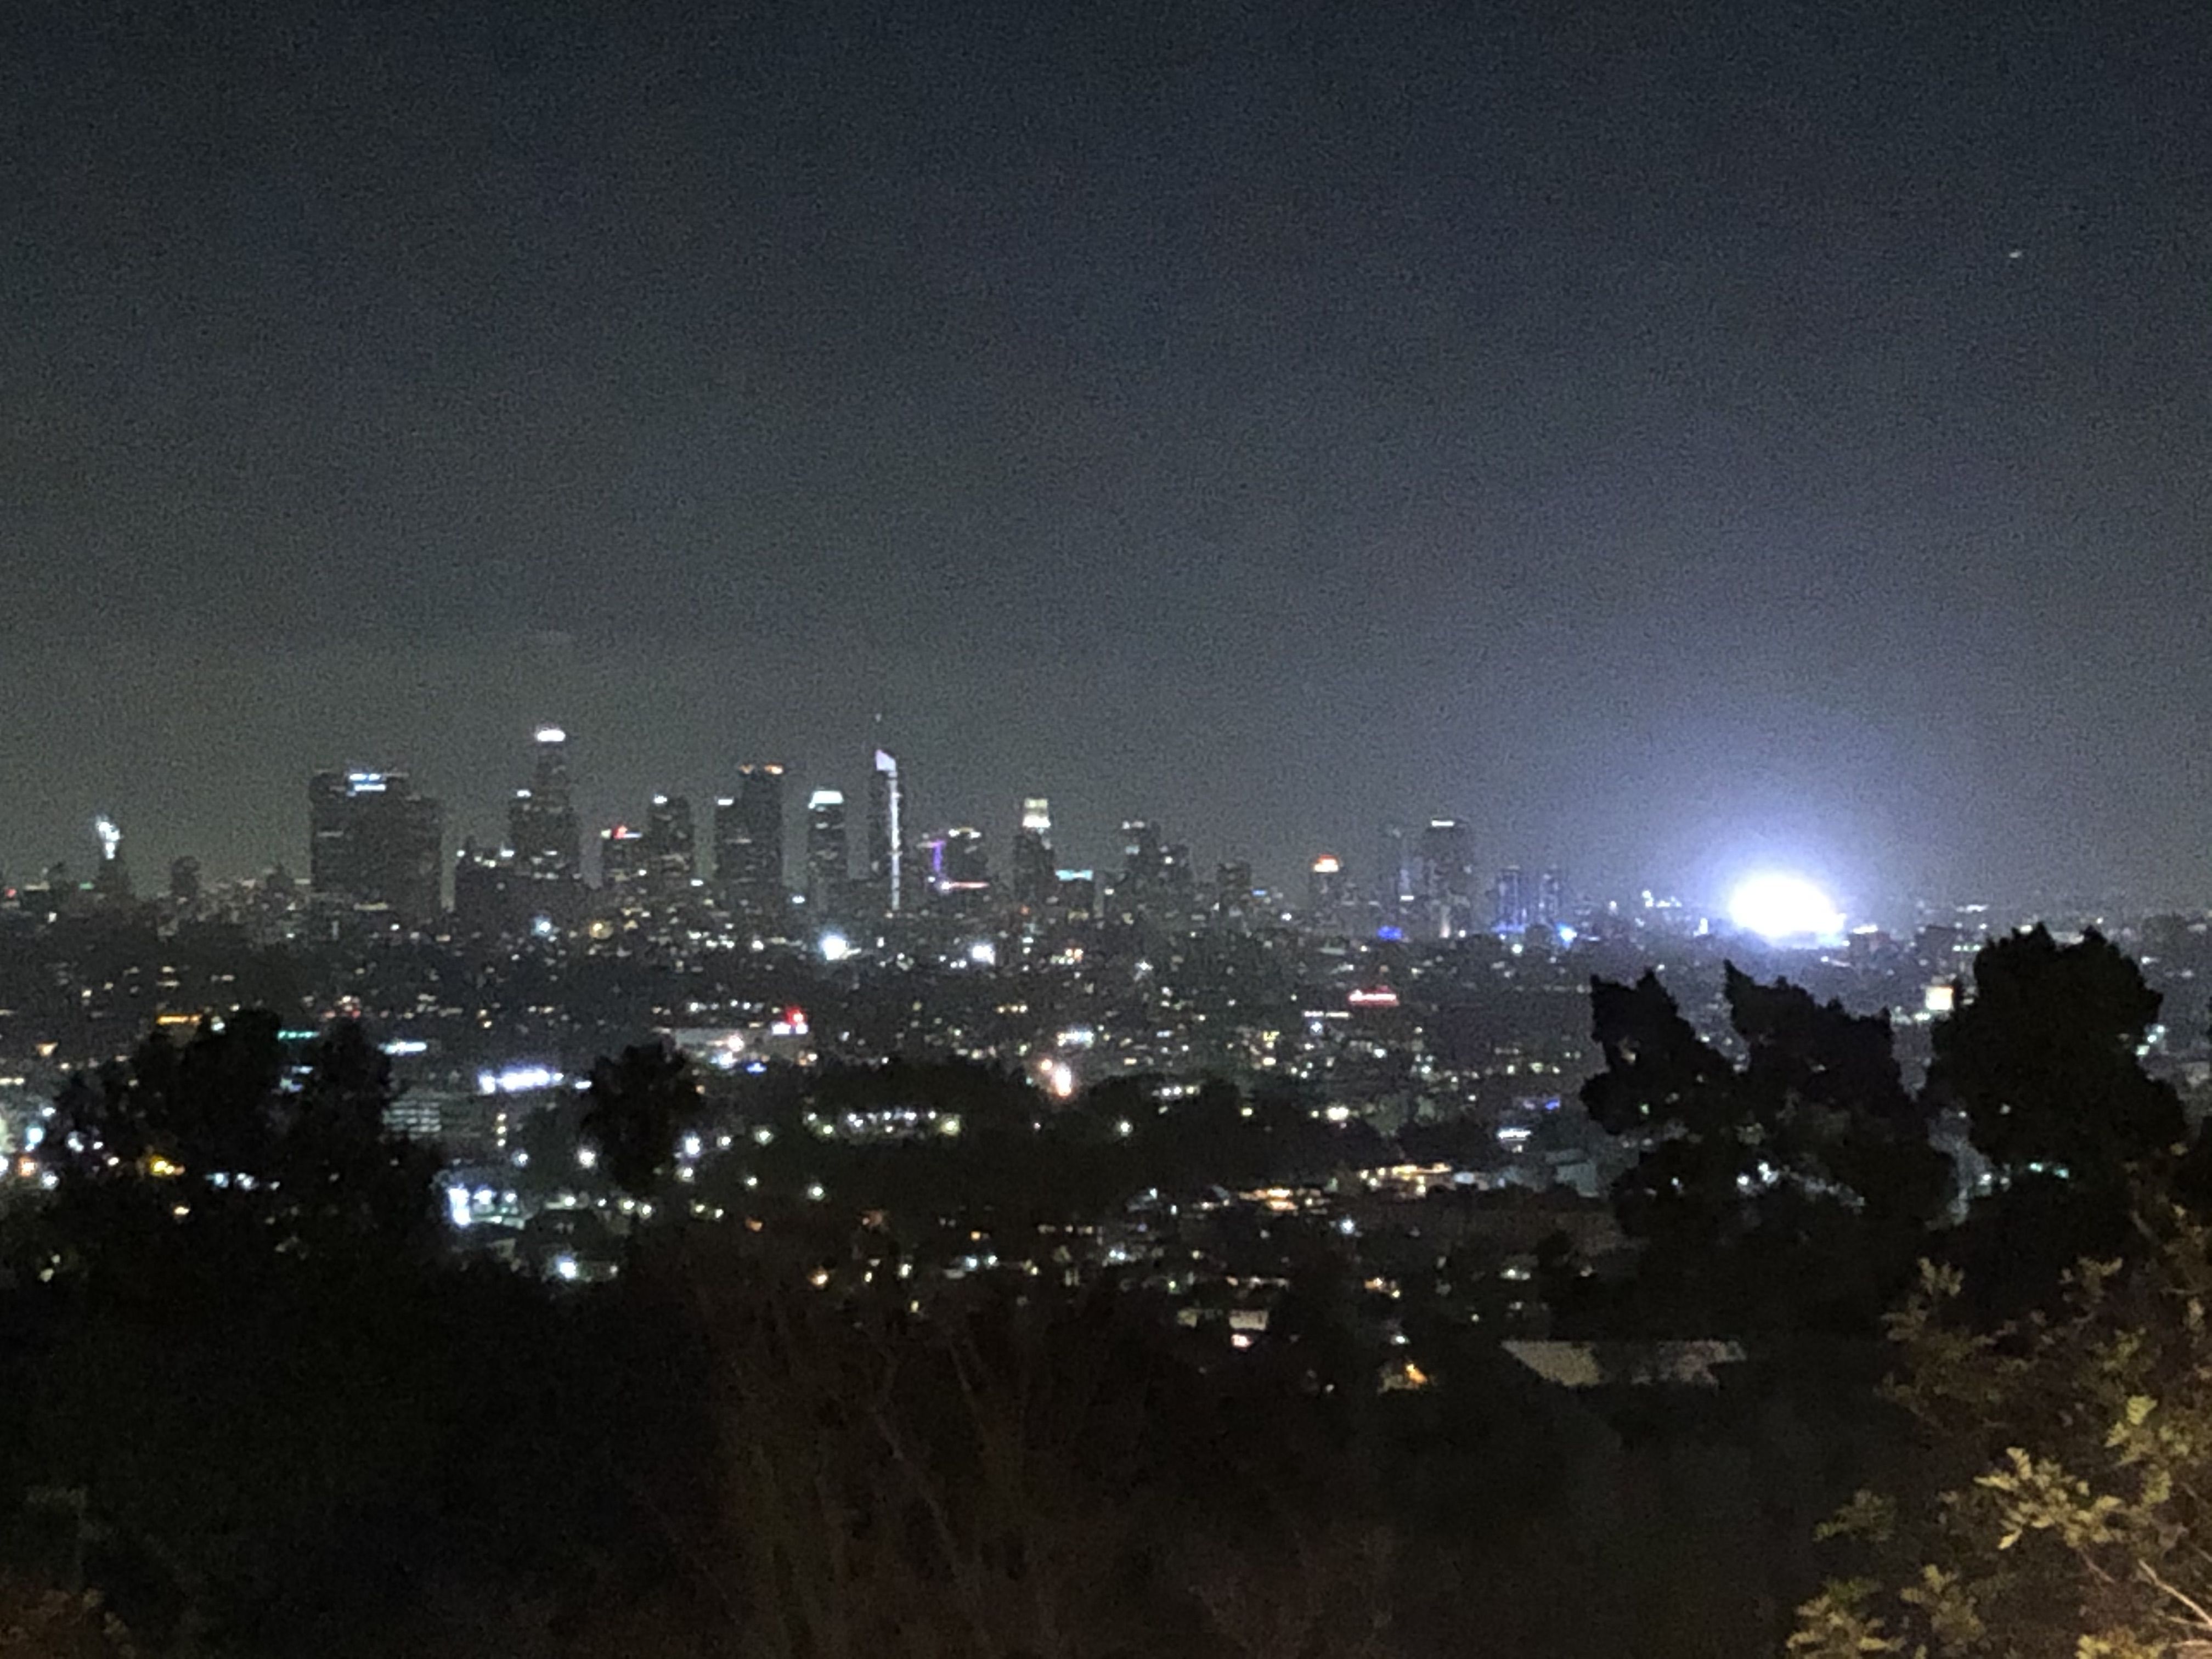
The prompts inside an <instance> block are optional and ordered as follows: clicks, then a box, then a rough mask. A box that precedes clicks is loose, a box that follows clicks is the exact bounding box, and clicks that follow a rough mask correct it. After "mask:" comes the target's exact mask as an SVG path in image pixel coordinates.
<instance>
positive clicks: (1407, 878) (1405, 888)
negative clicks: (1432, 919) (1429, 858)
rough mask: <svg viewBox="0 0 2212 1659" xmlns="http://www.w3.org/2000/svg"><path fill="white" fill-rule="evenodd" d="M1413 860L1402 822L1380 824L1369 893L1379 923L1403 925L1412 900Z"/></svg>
mask: <svg viewBox="0 0 2212 1659" xmlns="http://www.w3.org/2000/svg"><path fill="white" fill-rule="evenodd" d="M1413 864H1414V859H1413V849H1412V846H1411V842H1410V838H1409V837H1408V836H1407V833H1406V826H1405V825H1404V824H1402V823H1386V824H1384V825H1383V839H1382V842H1381V844H1380V846H1379V847H1378V848H1377V849H1376V859H1375V890H1374V892H1373V893H1372V894H1371V895H1370V896H1371V897H1372V899H1373V900H1374V903H1375V915H1376V921H1377V923H1378V924H1379V925H1380V926H1382V927H1401V926H1403V924H1404V922H1405V920H1406V915H1407V911H1408V910H1409V909H1410V908H1411V907H1412V904H1413Z"/></svg>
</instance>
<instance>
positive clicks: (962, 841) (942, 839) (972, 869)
mask: <svg viewBox="0 0 2212 1659" xmlns="http://www.w3.org/2000/svg"><path fill="white" fill-rule="evenodd" d="M930 846H931V848H932V849H933V855H932V857H931V860H930V864H931V869H930V874H931V875H932V876H933V877H934V878H935V879H936V884H937V887H938V890H939V891H940V892H949V891H951V890H954V889H956V888H975V887H988V886H989V885H990V884H991V857H990V854H989V853H988V852H987V851H986V850H985V848H984V846H983V832H982V831H981V829H970V828H969V827H967V826H965V825H963V826H962V827H961V828H959V829H947V830H946V831H945V833H944V834H943V835H941V836H938V837H937V838H936V839H935V840H934V841H933V842H930Z"/></svg>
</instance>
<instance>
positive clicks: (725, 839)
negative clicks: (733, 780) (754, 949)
mask: <svg viewBox="0 0 2212 1659" xmlns="http://www.w3.org/2000/svg"><path fill="white" fill-rule="evenodd" d="M714 879H715V880H716V881H717V882H718V883H720V885H721V889H722V902H723V903H725V904H726V905H727V906H728V907H729V908H730V909H731V910H732V911H733V912H735V913H737V914H738V915H746V916H750V917H753V918H755V919H757V920H760V919H775V918H780V917H781V915H783V912H784V910H785V908H787V903H788V896H787V892H786V890H785V888H784V884H783V768H782V767H781V766H779V765H777V764H775V763H774V762H772V761H762V762H757V763H754V764H752V765H750V766H741V767H739V768H738V793H737V794H736V796H735V797H734V798H732V797H728V796H725V797H724V798H723V799H720V800H718V801H716V802H715V803H714Z"/></svg>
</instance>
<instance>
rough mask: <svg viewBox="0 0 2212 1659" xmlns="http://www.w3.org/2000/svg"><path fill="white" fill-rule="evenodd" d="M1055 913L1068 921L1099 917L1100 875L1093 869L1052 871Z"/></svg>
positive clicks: (1091, 919) (1093, 919)
mask: <svg viewBox="0 0 2212 1659" xmlns="http://www.w3.org/2000/svg"><path fill="white" fill-rule="evenodd" d="M1052 908H1053V914H1054V915H1057V916H1059V917H1060V918H1061V919H1062V920H1064V921H1097V919H1098V876H1097V872H1095V871H1091V870H1055V871H1054V872H1052Z"/></svg>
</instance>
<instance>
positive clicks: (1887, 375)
mask: <svg viewBox="0 0 2212 1659" xmlns="http://www.w3.org/2000/svg"><path fill="white" fill-rule="evenodd" d="M492 14H498V15H497V16H493V15H492ZM2208 86H2212V9H2207V8H2206V7H2204V6H2203V5H2202V4H2201V3H2193V0H2192V3H2176V4H2172V5H2165V4H2158V3H2135V0H2081V3H2077V4H2066V5H2043V4H2034V3H2025V4H2007V5H2002V6H1986V7H1982V6H1974V5H1970V4H1966V3H1963V0H1958V3H1939V0H1922V3H1913V4H1897V5H1866V4H1853V3H1836V0H1821V3H1803V4H1801V3H1790V0H1762V3H1755V4H1754V3H1742V4H1736V5H1719V4H1713V5H1666V4H1661V3H1653V0H1629V3H1609V4H1596V5H1584V4H1577V3H1573V0H1543V3H1531V4H1528V5H1489V4H1480V3H1455V4H1447V5H1437V6H1416V5H1410V4H1395V3H1394V4H1376V3H1370V4H1334V5H1316V4H1305V3H1296V0H1289V3H1267V4H1253V5H1243V6H1240V5H1232V4H1226V3H1208V0H1184V3H1176V4H1168V3H1146V4H1115V3H1097V4H1083V5H1076V4H1056V3H1050V0H1024V3H1008V4H999V3H994V0H981V3H978V0H964V3H960V4H930V3H916V0H896V3H887V4H882V5H867V4H847V3H837V0H815V3H794V4H790V5H777V6H767V5H760V6H716V5H712V4H704V3H693V4H687V5H664V4H659V3H655V0H629V3H620V4H617V3H612V0H610V3H606V4H603V5H581V4H579V5H559V4H553V3H545V4H529V5H514V6H485V5H460V4H454V5H433V4H428V3H416V4H409V3H376V4H370V3H357V4H320V5H304V4H303V5H299V6H296V7H291V6H286V5H284V4H282V3H269V4H253V5H240V4H229V3H214V0H209V3H203V4H194V5H173V6H162V5H151V4H149V5H124V4H110V3H100V0H74V3H48V0H17V3H15V4H11V5H9V6H7V7H5V8H3V9H0V302H4V305H5V307H6V310H5V318H6V326H5V328H4V331H0V400H3V401H0V669H3V670H4V679H0V684H3V685H4V696H5V702H4V704H3V705H0V708H4V718H0V869H4V870H5V871H6V872H8V873H9V876H10V877H14V876H17V875H21V874H28V873H30V872H31V871H32V870H33V868H34V867H35V866H37V865H39V864H41V863H43V862H45V861H46V860H49V859H52V858H54V857H58V856H64V855H66V856H68V857H70V859H71V860H72V862H73V863H75V864H76V865H78V866H81V867H82V866H87V865H88V864H89V862H90V861H91V859H92V857H93V846H94V844H93V841H92V838H91V834H90V828H89V826H90V821H91V818H92V817H93V814H94V812H95V811H100V810H106V811H112V812H114V813H115V814H116V815H117V816H118V817H119V818H120V820H121V821H122V823H123V825H124V829H125V834H126V836H127V838H128V839H127V841H126V850H127V851H129V852H130V853H131V855H132V858H133V862H134V864H136V865H137V866H138V868H139V870H140V873H141V880H142V884H144V883H145V882H146V881H147V880H148V879H149V878H152V879H153V880H154V881H155V883H156V884H158V880H159V872H160V870H161V867H162V866H165V865H166V863H167V859H168V858H169V857H170V856H171V855H172V854H175V853H178V852H182V851H191V852H195V853H197V854H199V855H200V856H201V857H202V859H203V860H204V862H205V863H206V865H207V866H208V867H209V870H210V873H211V874H230V873H242V872H246V871H248V870H251V869H255V868H258V867H260V866H262V865H264V864H265V863H267V862H269V861H270V860H273V859H276V858H280V857H281V858H283V859H285V860H288V861H289V862H290V863H291V864H292V865H293V866H295V868H296V867H301V866H304V862H305V850H304V844H305V815H306V809H305V799H304V796H305V790H304V781H305V777H306V775H307V772H308V771H309V770H310V769H313V768H314V767H317V766H319V765H328V764H332V763H344V762H348V761H369V762H383V763H391V764H395V765H404V766H406V767H408V768H410V769H411V770H412V771H413V772H414V773H415V775H416V778H417V779H418V781H420V782H421V784H422V786H423V787H426V788H428V790H430V791H431V792H432V793H438V794H440V795H441V796H443V797H444V798H445V799H446V800H447V809H448V819H449V823H450V826H451V829H452V830H453V833H454V835H455V836H456V837H458V835H459V833H460V832H462V831H465V830H469V829H477V830H479V831H492V832H495V831H496V829H497V828H498V825H499V823H500V814H501V801H502V799H503V798H504V796H505V794H506V793H507V790H508V789H509V788H511V787H513V785H514V784H517V783H520V782H521V781H524V778H525V775H526V769H527V765H528V755H527V750H528V748H529V733H530V730H531V728H532V726H534V725H536V724H537V723H538V722H539V721H540V720H558V721H561V722H562V723H564V724H565V725H567V726H568V727H569V728H570V730H571V732H573V733H574V763H575V767H576V769H577V772H578V775H579V777H580V784H581V802H582V805H584V807H585V808H586V814H587V818H588V821H590V822H591V823H593V824H594V825H597V824H599V823H608V822H611V821H612V820H613V819H614V818H615V817H619V816H629V817H635V816H636V815H637V814H638V813H639V812H640V811H641V809H642V805H643V802H644V799H645V798H646V797H647V794H648V793H650V792H651V791H652V790H653V788H655V787H667V788H673V789H681V790H685V791H688V792H689V793H691V794H692V795H693V796H694V797H695V798H711V797H712V796H713V795H714V793H716V791H717V789H718V788H719V789H726V788H727V787H729V783H730V779H731V777H732V773H733V771H734V768H735V766H736V764H737V763H738V762H739V761H741V760H745V759H752V758H770V757H777V758H783V759H786V760H787V761H789V762H791V763H793V765H794V766H795V767H796V768H797V769H798V771H799V777H800V783H801V786H802V790H801V793H803V790H804V788H805V787H811V786H812V785H815V784H817V783H827V784H832V785H836V786H839V787H844V788H846V789H847V790H848V793H849V792H854V791H858V790H859V789H860V787H862V784H863V776H864V773H863V768H864V766H865V763H866V752H867V746H868V744H870V743H871V741H872V739H873V737H874V734H875V731H876V729H877V728H875V727H874V726H873V725H872V716H874V715H875V714H877V713H878V712H880V713H881V714H882V715H883V717H884V718H883V724H882V726H881V728H880V731H881V732H882V734H883V737H884V740H885V741H886V742H887V743H888V744H889V745H890V746H891V747H893V748H895V749H896V750H898V751H899V752H900V753H901V755H902V757H903V758H904V760H905V762H906V764H907V767H908V771H909V774H910V775H911V777H912V778H913V788H914V793H915V805H916V808H917V811H918V813H919V816H920V817H921V819H922V820H923V821H924V822H925V823H928V824H931V825H935V824H939V823H946V822H960V821H974V822H977V823H981V824H982V825H983V826H984V827H985V828H986V829H987V831H988V832H989V833H990V835H991V836H992V838H993V841H994V846H995V848H996V849H997V851H998V854H999V856H1000V859H1001V860H1003V857H1004V851H1005V845H1006V835H1007V833H1008V832H1009V831H1010V829H1011V828H1012V821H1013V818H1014V816H1015V812H1016V810H1017V807H1018V797H1019V796H1020V795H1021V794H1023V793H1048V794H1049V795H1050V796H1051V797H1052V798H1053V799H1054V806H1055V816H1056V817H1057V818H1058V819H1059V820H1060V824H1061V832H1060V841H1061V842H1062V844H1063V846H1064V847H1066V848H1067V849H1068V850H1069V852H1070V853H1071V854H1072V855H1073V856H1074V857H1076V858H1079V859H1087V858H1103V856H1104V854H1105V852H1106V848H1107V847H1108V845H1109V842H1110V840H1111V829H1112V825H1113V824H1114V823H1115V822H1117V821H1118V820H1119V819H1120V818H1121V817H1124V816H1127V815H1131V814H1139V813H1141V814H1146V815H1151V816H1155V817H1161V818H1164V819H1165V820H1166V821H1167V822H1168V823H1169V824H1170V828H1171V829H1173V830H1175V831H1176V832H1177V833H1179V834H1181V835H1182V836H1187V837H1188V839H1189V840H1190V841H1192V842H1193V843H1194V850H1195V852H1196V853H1197V854H1198V857H1199V858H1200V860H1201V862H1202V863H1203V864H1206V865H1207V866H1210V865H1211V862H1212V860H1214V859H1215V858H1217V857H1218V856H1220V855H1222V854H1224V853H1225V852H1228V851H1230V850H1231V849H1236V850H1239V851H1242V852H1243V853H1246V854H1249V855H1250V856H1252V857H1254V858H1255V860H1257V861H1258V863H1259V866H1260V871H1261V875H1262V877H1263V878H1267V877H1272V878H1276V879H1286V878H1290V876H1291V872H1292V869H1293V867H1294V862H1295V861H1296V860H1301V859H1302V858H1304V856H1307V855H1310V854H1312V853H1314V852H1316V851H1319V850H1322V848H1336V849H1338V850H1340V851H1342V852H1343V853H1344V854H1346V857H1347V859H1348V860H1350V862H1351V863H1352V866H1353V867H1354V868H1355V870H1356V871H1357V872H1358V873H1360V874H1361V875H1363V876H1364V875H1365V874H1366V873H1368V872H1370V871H1371V868H1372V864H1373V851H1374V848H1375V844H1376V829H1377V826H1378V825H1379V823H1380V822H1381V820H1382V819H1383V818H1384V817H1387V816H1390V815H1394V814H1396V815H1402V816H1406V817H1422V816H1425V815H1426V814H1428V813H1430V812H1431V811H1455V812H1460V813H1463V814H1465V815H1467V816H1468V817H1470V818H1471V819H1472V820H1473V821H1474V823H1475V824H1476V825H1477V826H1478V829H1479V832H1480V833H1479V842H1480V846H1481V848H1482V849H1483V857H1484V860H1485V861H1486V862H1503V861H1506V860H1520V861H1522V862H1525V863H1530V864H1535V863H1541V862H1546V861H1549V860H1560V861H1563V862H1565V864H1566V865H1567V866H1569V867H1570V868H1571V870H1572V871H1573V872H1576V875H1577V885H1579V886H1581V887H1583V889H1584V890H1595V889H1599V888H1602V887H1607V886H1612V885H1619V886H1622V887H1626V886H1630V885H1632V884H1633V885H1641V884H1645V883H1650V884H1656V885H1662V886H1676V887H1679V888H1680V889H1682V890H1686V891H1687V892H1689V893H1691V894H1692V895H1693V896H1696V895H1700V894H1704V893H1708V892H1710V891H1711V889H1712V888H1713V886H1714V885H1715V884H1718V883H1719V882H1720V881H1722V880H1723V878H1725V876H1726V875H1727V874H1728V872H1730V871H1731V870H1733V869H1735V868H1738V867H1740V866H1742V865H1743V864H1744V863H1746V862H1747V861H1752V860H1762V859H1764V860H1786V861H1790V862H1793V863H1797V864H1800V865H1802V866H1803V867H1806V868H1809V869H1812V870H1814V871H1817V872H1821V873H1824V874H1825V875H1826V876H1827V877H1828V878H1830V879H1832V881H1833V882H1834V883H1835V884H1837V886H1838V888H1839V889H1840V890H1842V892H1843V894H1844V896H1847V897H1848V898H1849V899H1850V900H1851V901H1853V908H1854V909H1855V910H1861V911H1863V910H1865V909H1867V908H1872V907H1876V906H1878V905H1880V904H1881V903H1882V902H1887V901H1888V900H1890V899H1892V898H1893V897H1894V896H1899V895H1902V894H1904V893H1906V892H1918V891H1928V890H1936V891H1942V892H1945V893H1948V894H1951V895H1953V896H1972V895H1973V894H1977V893H1995V894H1998V895H2000V896H2002V894H2004V893H2006V892H2008V891H2018V890H2021V889H2022V888H2024V887H2026V886H2027V885H2030V884H2042V883H2051V882H2058V881H2066V882H2070V883H2072V884H2075V885H2077V886H2078V885H2098V886H2105V887H2109V886H2112V885H2125V886H2128V887H2130V888H2132V889H2133V890H2136V892H2138V893H2140V894H2142V896H2146V897H2155V898H2161V899H2166V898H2171V899H2187V900H2192V901H2202V900H2203V899H2205V898H2207V897H2212V833H2208V830H2209V829H2212V825H2208V822H2207V820H2208V813H2207V811H2206V805H2207V801H2208V799H2212V720H2208V718H2207V715H2208V711H2212V650H2208V649H2207V645H2208V639H2212V633H2208V624H2212V538H2208V531H2212V412H2208V398H2209V397H2212V374H2208V369H2212V247H2208V238H2212V94H2208V91H2207V88H2208Z"/></svg>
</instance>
